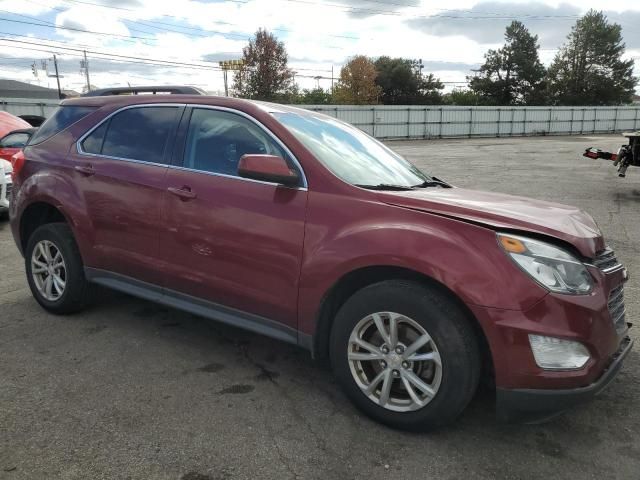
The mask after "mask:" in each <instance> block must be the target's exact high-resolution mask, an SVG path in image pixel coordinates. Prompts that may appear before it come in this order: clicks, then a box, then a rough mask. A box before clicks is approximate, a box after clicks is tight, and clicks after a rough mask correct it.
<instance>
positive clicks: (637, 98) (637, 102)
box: [631, 95, 640, 105]
mask: <svg viewBox="0 0 640 480" xmlns="http://www.w3.org/2000/svg"><path fill="white" fill-rule="evenodd" d="M631 103H633V104H634V105H640V95H634V96H633V99H632V100H631Z"/></svg>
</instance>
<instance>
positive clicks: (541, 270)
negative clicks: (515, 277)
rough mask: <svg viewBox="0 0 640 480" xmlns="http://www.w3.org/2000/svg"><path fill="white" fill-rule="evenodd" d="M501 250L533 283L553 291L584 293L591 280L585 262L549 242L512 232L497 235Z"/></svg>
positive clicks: (587, 289)
mask: <svg viewBox="0 0 640 480" xmlns="http://www.w3.org/2000/svg"><path fill="white" fill-rule="evenodd" d="M498 241H499V243H500V245H501V246H502V248H503V249H504V251H505V252H506V253H507V254H508V255H509V256H510V257H511V258H512V259H513V260H514V261H515V262H516V264H517V265H518V266H519V267H520V268H521V269H522V270H524V271H525V272H526V273H528V274H529V275H530V276H531V277H532V278H533V279H534V280H535V281H536V282H538V283H539V284H541V285H542V286H544V287H545V288H548V289H549V290H551V291H553V292H558V293H569V294H573V295H581V294H586V293H589V292H590V291H591V288H592V287H593V279H592V278H591V275H590V274H589V272H588V271H587V268H586V267H585V266H584V264H583V263H582V262H581V261H580V260H578V259H577V258H576V257H574V256H573V255H571V254H570V253H569V252H567V251H566V250H563V249H561V248H558V247H556V246H555V245H552V244H550V243H546V242H542V241H540V240H534V239H532V238H526V237H519V236H515V235H507V234H502V233H499V234H498Z"/></svg>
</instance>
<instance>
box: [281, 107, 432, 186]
mask: <svg viewBox="0 0 640 480" xmlns="http://www.w3.org/2000/svg"><path fill="white" fill-rule="evenodd" d="M273 115H274V116H275V117H276V118H277V119H278V120H279V121H280V122H281V123H282V124H283V125H284V126H285V127H286V128H287V129H288V130H289V131H290V132H291V133H292V134H293V135H294V136H295V137H296V138H297V139H298V140H299V141H300V142H301V143H302V144H303V145H304V146H305V147H307V148H308V149H309V150H310V151H311V153H313V154H314V155H315V156H316V157H317V158H318V160H320V161H321V162H322V163H323V164H324V165H325V166H326V167H327V168H328V169H329V170H331V171H332V172H333V173H334V174H335V175H337V176H338V177H339V178H341V179H342V180H344V181H345V182H349V183H351V184H353V185H363V186H376V185H394V186H402V187H412V186H415V185H419V184H422V183H424V182H428V181H431V178H429V177H428V176H427V175H425V174H424V173H422V172H421V171H420V170H419V169H418V168H417V167H415V166H414V165H412V164H411V163H409V162H408V161H406V160H405V159H404V158H402V157H400V156H399V155H398V154H396V153H395V152H393V151H392V150H390V149H389V148H387V147H386V146H385V145H383V144H382V143H380V142H379V141H377V140H375V139H374V138H372V137H370V136H369V135H367V134H366V133H364V132H362V131H361V130H358V129H357V128H355V127H353V126H351V125H348V124H346V123H343V122H341V121H339V120H336V119H333V118H331V117H324V116H322V117H320V116H316V115H312V114H297V113H291V112H274V113H273Z"/></svg>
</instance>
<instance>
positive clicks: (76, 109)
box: [29, 105, 97, 145]
mask: <svg viewBox="0 0 640 480" xmlns="http://www.w3.org/2000/svg"><path fill="white" fill-rule="evenodd" d="M96 108H97V107H82V106H72V105H69V106H61V107H58V109H57V110H56V111H55V112H54V113H53V115H52V116H50V117H49V118H48V119H47V120H46V121H45V122H44V123H43V124H42V126H41V127H40V128H39V129H38V131H37V132H36V133H34V135H33V137H31V141H29V145H36V144H38V143H42V142H44V141H45V140H47V139H48V138H51V137H53V136H54V135H55V134H56V133H58V132H61V131H62V130H64V129H65V128H67V127H69V126H71V125H73V124H74V123H76V122H77V121H78V120H80V119H81V118H83V117H86V116H87V115H89V114H90V113H91V112H94V111H95V110H96Z"/></svg>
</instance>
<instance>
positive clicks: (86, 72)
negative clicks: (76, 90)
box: [80, 50, 91, 93]
mask: <svg viewBox="0 0 640 480" xmlns="http://www.w3.org/2000/svg"><path fill="white" fill-rule="evenodd" d="M82 52H83V53H84V62H83V61H80V69H81V70H84V76H85V78H86V79H87V93H89V92H90V91H91V82H90V81H89V60H87V51H86V50H83V51H82Z"/></svg>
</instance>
